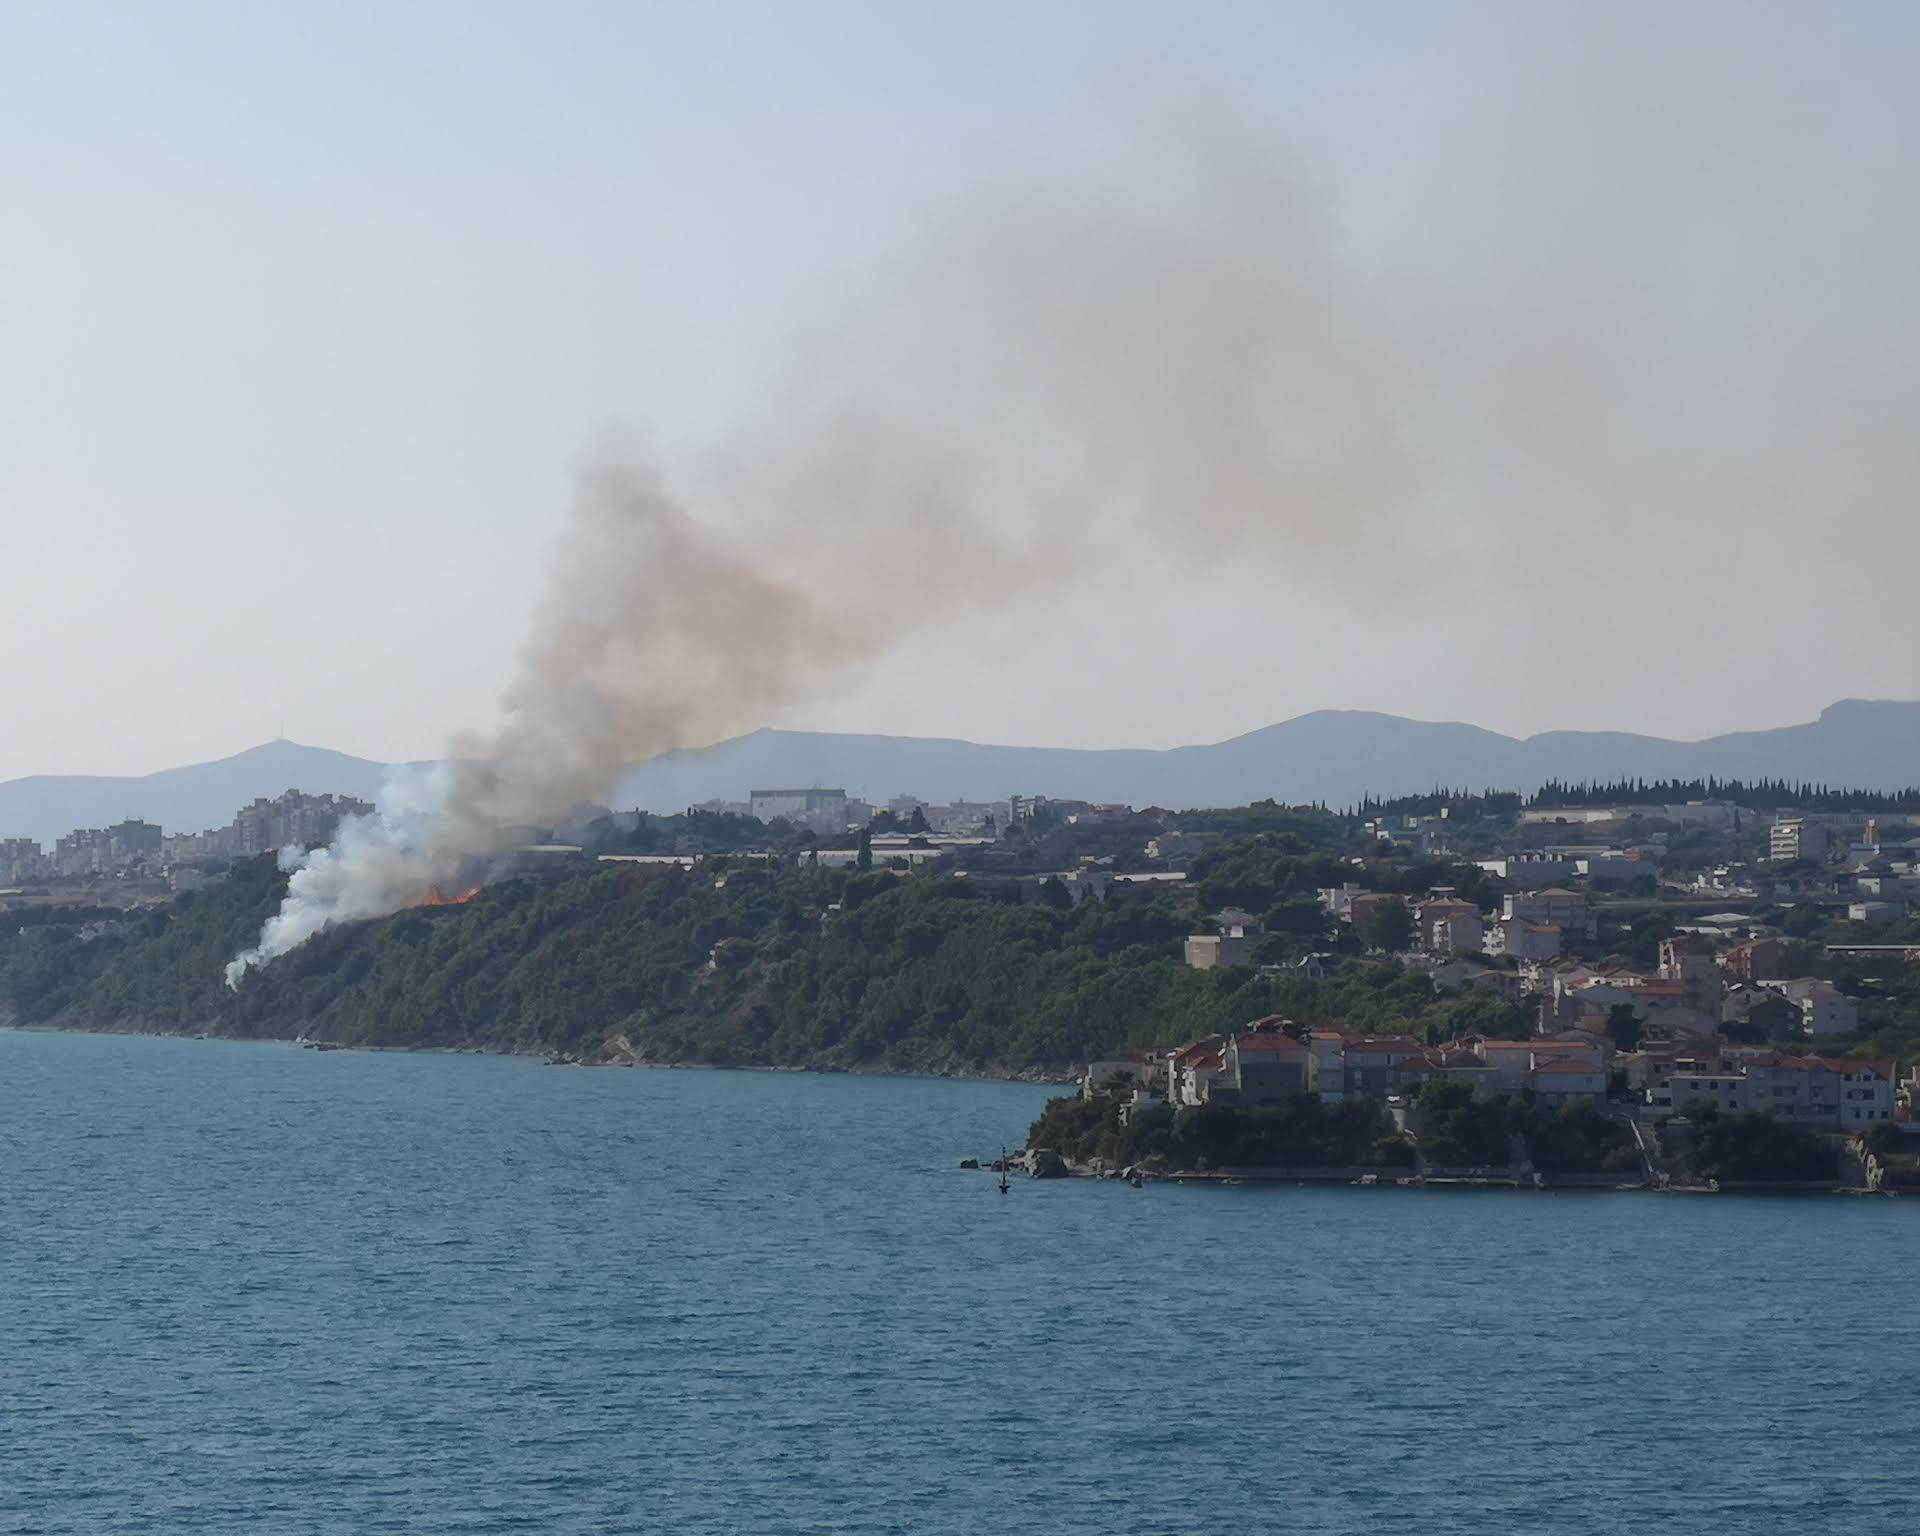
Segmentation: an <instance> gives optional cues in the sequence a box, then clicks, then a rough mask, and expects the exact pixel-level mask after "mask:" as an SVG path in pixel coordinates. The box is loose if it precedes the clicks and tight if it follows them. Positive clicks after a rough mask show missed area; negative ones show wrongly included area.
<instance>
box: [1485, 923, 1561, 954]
mask: <svg viewBox="0 0 1920 1536" xmlns="http://www.w3.org/2000/svg"><path fill="white" fill-rule="evenodd" d="M1561 939H1562V934H1561V931H1560V929H1559V928H1558V927H1556V926H1554V925H1553V924H1551V923H1523V922H1521V921H1520V920H1519V919H1517V918H1514V919H1502V920H1501V921H1499V922H1497V923H1491V924H1489V925H1488V927H1487V931H1486V937H1485V939H1484V940H1483V941H1482V947H1483V948H1484V949H1485V950H1486V952H1487V953H1488V954H1489V955H1505V956H1507V957H1509V958H1511V959H1515V960H1548V959H1551V958H1552V957H1553V956H1555V955H1557V954H1559V953H1560V943H1561Z"/></svg>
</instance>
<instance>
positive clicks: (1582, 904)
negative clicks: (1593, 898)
mask: <svg viewBox="0 0 1920 1536" xmlns="http://www.w3.org/2000/svg"><path fill="white" fill-rule="evenodd" d="M1500 915H1501V917H1502V918H1504V919H1506V920H1508V921H1517V922H1522V923H1533V924H1535V925H1536V926H1546V927H1554V928H1558V929H1560V930H1561V932H1562V933H1572V934H1580V935H1582V936H1584V935H1586V934H1587V933H1588V932H1589V930H1590V928H1591V924H1592V904H1591V903H1590V902H1589V901H1588V899H1587V896H1586V893H1585V892H1584V891H1570V890H1568V889H1567V888H1566V887H1565V886H1563V885H1549V886H1546V887H1544V888H1543V889H1541V890H1537V891H1516V892H1514V893H1513V894H1512V895H1511V896H1507V897H1505V898H1503V899H1502V901H1501V903H1500Z"/></svg>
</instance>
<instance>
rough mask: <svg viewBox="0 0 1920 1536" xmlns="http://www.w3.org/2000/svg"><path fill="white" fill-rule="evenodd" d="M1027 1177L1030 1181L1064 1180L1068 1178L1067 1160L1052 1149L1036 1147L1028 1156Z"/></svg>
mask: <svg viewBox="0 0 1920 1536" xmlns="http://www.w3.org/2000/svg"><path fill="white" fill-rule="evenodd" d="M1026 1165H1027V1177H1028V1178H1030V1179H1064V1178H1065V1177H1066V1176H1067V1160H1066V1159H1065V1158H1063V1157H1062V1156H1061V1155H1060V1154H1059V1153H1058V1152H1056V1151H1054V1150H1053V1148H1052V1147H1035V1148H1033V1149H1032V1150H1031V1151H1029V1152H1028V1153H1027V1155H1026Z"/></svg>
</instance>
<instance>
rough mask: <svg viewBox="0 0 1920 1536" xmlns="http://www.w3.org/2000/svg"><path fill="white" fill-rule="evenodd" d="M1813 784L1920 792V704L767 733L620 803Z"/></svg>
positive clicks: (722, 746)
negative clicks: (970, 732)
mask: <svg viewBox="0 0 1920 1536" xmlns="http://www.w3.org/2000/svg"><path fill="white" fill-rule="evenodd" d="M1625 774H1631V775H1635V776H1639V777H1645V778H1649V779H1653V778H1698V777H1703V776H1706V775H1715V776H1718V777H1723V778H1735V777H1737V778H1748V779H1751V778H1761V777H1767V778H1773V777H1785V778H1790V779H1808V780H1813V781H1817V782H1825V783H1828V784H1833V785H1842V784H1844V785H1847V786H1849V787H1856V788H1864V789H1897V788H1904V787H1906V786H1908V785H1912V784H1916V783H1920V703H1910V702H1875V701H1867V700H1859V699H1849V700H1846V701H1844V702H1842V703H1839V704H1835V705H1832V706H1831V707H1830V708H1828V709H1826V710H1824V711H1822V712H1821V715H1820V718H1819V719H1818V720H1816V721H1813V722H1810V723H1808V724H1805V725H1789V726H1781V727H1779V728H1777V729H1774V730H1767V731H1741V732H1737V733H1735V734H1732V735H1727V736H1714V737H1709V738H1708V739H1707V740H1705V741H1692V742H1689V741H1668V740H1665V739H1663V738H1661V737H1657V736H1636V735H1631V734H1627V733H1624V732H1614V731H1549V732H1546V733H1544V734H1542V735H1539V736H1530V737H1526V738H1524V739H1521V738H1516V737H1512V736H1502V735H1500V734H1499V733H1498V732H1496V731H1488V730H1482V729H1481V728H1480V727H1478V726H1472V725H1459V724H1447V723H1438V722H1432V721H1423V720H1407V719H1403V718H1401V717H1400V716H1398V715H1382V714H1372V713H1368V712H1364V711H1358V710H1320V711H1317V712H1315V713H1313V714H1310V715H1301V716H1299V717H1298V718H1296V719H1293V720H1288V721H1285V722H1283V723H1282V724H1279V725H1270V726H1266V727H1265V728H1263V729H1261V730H1257V731H1250V732H1248V733H1247V734H1246V735H1244V736H1236V737H1234V738H1232V739H1231V740H1229V741H1222V742H1216V743H1214V744H1212V745H1210V746H1197V747H1175V748H1172V749H1170V750H1167V751H1160V752H1152V751H1139V750H1120V751H1078V750H1073V749H1069V748H1061V747H995V746H982V745H980V744H978V743H976V742H969V741H944V740H938V739H922V738H917V737H903V736H839V735H829V734H826V733H824V732H817V731H775V730H763V731H755V732H754V733H753V734H752V735H749V736H739V737H735V738H734V739H733V740H731V741H724V742H720V743H719V744H717V745H715V746H711V747H706V748H703V749H701V750H699V751H693V752H673V753H668V754H667V755H666V756H664V757H660V758H656V759H654V760H653V761H651V762H648V763H644V764H642V765H641V766H640V767H639V768H637V769H635V770H634V771H633V772H632V773H631V774H629V775H628V776H627V777H626V778H625V779H624V780H623V781H622V782H621V784H620V786H619V787H618V789H616V791H615V792H614V794H613V795H612V796H611V797H610V800H611V803H613V804H615V805H617V806H621V807H626V806H634V805H638V806H640V807H642V808H643V809H647V810H656V811H674V810H680V809H683V808H684V807H686V806H688V805H691V804H695V803H697V802H699V801H702V800H713V799H725V800H744V799H745V798H746V796H747V792H748V791H749V790H751V789H756V788H772V787H776V786H781V785H810V784H824V785H834V786H841V787H844V788H846V789H847V790H849V791H850V792H853V793H858V794H863V795H865V796H866V797H867V798H869V799H874V800H884V799H886V798H887V797H889V796H891V795H896V794H901V793H912V794H915V795H918V796H920V797H921V798H922V799H924V800H930V801H933V802H936V803H942V802H945V801H949V800H954V799H978V800H989V799H1000V798H1003V797H1004V796H1006V795H1009V794H1016V793H1017V794H1045V795H1053V796H1056V797H1060V798H1069V799H1079V800H1120V801H1126V802H1128V803H1129V804H1132V805H1136V806H1145V805H1160V806H1166V807H1168V808H1170V809H1176V810H1177V809H1181V808H1185V807H1190V806H1199V805H1244V804H1246V803H1247V802H1249V801H1252V800H1259V799H1265V798H1268V797H1272V798H1274V799H1277V800H1285V801H1307V800H1325V801H1327V802H1328V803H1329V804H1331V805H1334V806H1341V805H1350V804H1352V803H1353V802H1354V801H1356V800H1358V799H1359V798H1360V797H1361V796H1363V795H1366V794H1369V793H1371V794H1376V795H1395V794H1409V793H1416V792H1419V791H1421V790H1427V789H1432V788H1434V787H1435V786H1437V785H1444V786H1449V787H1454V788H1471V789H1481V788H1495V789H1517V790H1522V791H1525V792H1529V793H1531V792H1532V791H1533V790H1535V789H1537V788H1539V787H1540V785H1541V784H1542V783H1544V782H1545V781H1547V780H1549V779H1563V780H1568V779H1572V780H1578V779H1590V778H1599V779H1608V778H1615V777H1619V776H1621V775H1625Z"/></svg>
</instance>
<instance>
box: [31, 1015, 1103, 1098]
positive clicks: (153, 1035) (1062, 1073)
mask: <svg viewBox="0 0 1920 1536" xmlns="http://www.w3.org/2000/svg"><path fill="white" fill-rule="evenodd" d="M4 1033H13V1034H38V1035H121V1036H135V1037H141V1038H145V1039H153V1040H185V1041H212V1042H215V1043H220V1044H237V1045H275V1046H281V1047H284V1048H286V1049H289V1050H318V1051H326V1052H331V1051H360V1052H367V1053H375V1054H391V1055H402V1056H499V1057H508V1058H512V1059H515V1060H521V1061H531V1062H537V1063H540V1064H542V1065H545V1066H554V1067H590V1068H596V1069H598V1068H620V1069H635V1068H638V1069H644V1070H648V1071H657V1072H764V1073H780V1072H809V1073H815V1074H817V1075H819V1076H822V1077H875V1078H917V1079H921V1080H924V1081H927V1082H979V1083H1020V1084H1023V1085H1025V1086H1028V1087H1068V1086H1071V1085H1073V1084H1074V1083H1077V1082H1078V1081H1079V1076H1078V1074H1077V1073H1074V1072H1072V1071H1071V1070H1069V1069H1067V1068H1057V1069H1050V1068H1038V1067H1021V1068H1017V1069H1012V1070H1009V1071H1004V1072H994V1071H984V1072H983V1071H960V1070H955V1071H919V1072H916V1071H902V1070H897V1069H894V1068H889V1067H884V1066H878V1065H867V1064H843V1063H839V1062H820V1063H812V1064H808V1063H796V1064H785V1063H778V1064H772V1065H762V1064H758V1063H750V1062H749V1063H742V1062H713V1061H661V1060H649V1059H647V1058H645V1057H643V1056H641V1055H640V1054H639V1053H637V1052H634V1051H633V1050H632V1047H631V1046H630V1045H629V1046H627V1047H626V1050H625V1052H624V1053H622V1054H620V1055H611V1054H607V1055H599V1056H585V1055H579V1054H576V1053H573V1052H567V1051H553V1050H548V1049H522V1048H518V1047H515V1046H511V1045H493V1044H485V1043H475V1044H471V1045H380V1044H374V1043H367V1042H359V1041H353V1042H350V1041H341V1040H319V1039H314V1038H310V1037H308V1036H304V1035H302V1036H293V1035H231V1034H219V1033H215V1032H213V1031H211V1030H185V1029H141V1028H137V1027H133V1026H128V1025H119V1024H114V1025H105V1024H103V1025H77V1024H65V1023H60V1024H22V1023H18V1022H15V1021H13V1020H4V1019H0V1034H4ZM620 1038H621V1039H622V1040H624V1037H620Z"/></svg>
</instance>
